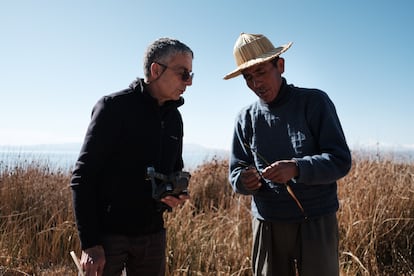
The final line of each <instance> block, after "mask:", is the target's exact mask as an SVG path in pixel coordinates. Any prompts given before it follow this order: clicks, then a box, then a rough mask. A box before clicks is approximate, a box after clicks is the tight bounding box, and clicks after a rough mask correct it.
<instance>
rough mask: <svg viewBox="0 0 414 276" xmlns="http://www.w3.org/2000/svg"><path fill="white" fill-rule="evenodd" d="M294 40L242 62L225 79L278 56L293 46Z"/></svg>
mask: <svg viewBox="0 0 414 276" xmlns="http://www.w3.org/2000/svg"><path fill="white" fill-rule="evenodd" d="M292 43H293V42H289V43H288V44H285V45H282V46H280V47H278V48H275V49H274V50H272V51H270V52H267V53H266V54H263V55H261V56H259V57H257V58H255V59H252V60H249V61H247V62H245V63H242V64H240V65H239V66H238V67H237V69H236V70H234V71H232V72H230V73H228V74H227V75H225V76H224V78H223V79H225V80H228V79H231V78H234V77H237V76H239V75H240V74H241V72H242V71H243V70H245V69H247V68H249V67H252V66H254V65H257V64H260V63H263V62H267V61H269V60H272V59H274V58H276V57H278V56H279V55H280V54H282V53H284V52H286V51H287V50H288V49H289V48H290V46H292Z"/></svg>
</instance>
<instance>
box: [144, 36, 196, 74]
mask: <svg viewBox="0 0 414 276" xmlns="http://www.w3.org/2000/svg"><path fill="white" fill-rule="evenodd" d="M180 53H182V54H186V53H188V54H191V57H192V58H194V53H193V51H192V50H191V49H190V47H188V46H187V45H185V44H184V43H182V42H180V41H179V40H177V39H172V38H168V37H163V38H159V39H157V40H155V41H154V42H153V43H151V44H150V45H149V46H148V48H147V50H146V51H145V54H144V76H145V77H146V78H147V79H148V78H149V76H150V68H151V64H152V63H153V62H160V63H166V62H167V61H168V59H169V58H170V57H171V56H174V55H176V54H180Z"/></svg>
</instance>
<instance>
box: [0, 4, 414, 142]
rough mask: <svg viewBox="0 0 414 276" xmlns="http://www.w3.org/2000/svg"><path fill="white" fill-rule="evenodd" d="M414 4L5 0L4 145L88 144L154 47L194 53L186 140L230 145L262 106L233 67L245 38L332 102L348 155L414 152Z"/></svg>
mask: <svg viewBox="0 0 414 276" xmlns="http://www.w3.org/2000/svg"><path fill="white" fill-rule="evenodd" d="M413 10H414V1H410V0H406V1H398V0H397V1H384V0H376V1H360V0H358V1H354V0H352V1H305V0H303V1H299V0H296V1H275V0H272V1H260V0H256V1H244V0H242V1H241V0H228V1H225V0H222V1H212V0H210V1H184V2H182V1H154V0H148V1H115V0H113V1H109V0H100V1H92V0H91V1H78V0H71V1H63V0H62V1H56V0H50V1H45V0H36V1H34V0H33V1H22V0H13V1H12V0H10V1H6V0H1V1H0V37H1V43H0V76H1V81H0V96H1V100H0V145H27V144H48V143H68V142H81V141H82V140H83V137H84V134H85V131H86V128H87V125H88V123H89V119H90V112H91V109H92V106H93V105H94V104H95V102H96V101H97V100H98V99H99V98H100V97H101V96H103V95H105V94H109V93H111V92H115V91H118V90H121V89H123V88H126V87H127V86H128V85H129V83H130V82H131V81H132V80H133V79H135V78H136V77H138V76H141V77H142V75H143V74H142V57H143V53H144V51H145V48H146V47H147V45H148V44H149V43H150V42H152V41H153V40H155V39H157V38H159V37H165V36H168V37H174V38H178V39H179V40H181V41H183V42H184V43H186V44H187V45H189V46H190V47H191V48H192V49H193V51H194V53H195V59H194V62H193V71H194V72H195V78H194V81H193V85H192V86H191V87H189V88H188V89H187V91H186V92H185V94H184V98H185V101H186V103H185V105H184V106H183V107H182V108H181V109H180V110H181V112H182V114H183V119H184V124H185V137H184V142H185V143H191V144H199V145H203V146H206V147H211V148H221V149H229V147H230V145H231V139H232V133H233V123H234V118H235V116H236V114H237V112H238V111H239V110H240V109H241V108H242V107H244V106H246V105H248V104H249V103H251V102H252V101H255V100H256V96H255V95H254V94H253V92H251V91H250V90H248V88H247V87H246V85H245V83H244V81H243V79H242V78H241V77H238V78H235V79H231V80H227V81H224V80H223V79H222V78H223V76H224V75H225V74H226V73H228V72H230V71H232V70H233V69H234V68H235V62H234V59H233V55H232V51H233V45H234V43H235V41H236V39H237V37H238V36H239V34H240V33H241V32H247V33H262V34H264V35H266V36H267V37H268V38H269V39H270V40H271V41H272V42H273V44H274V45H275V46H279V45H281V44H285V43H287V42H289V41H293V45H292V47H291V48H290V49H289V50H288V51H287V52H286V53H284V54H283V57H284V58H285V59H286V68H285V69H286V72H285V74H284V76H285V77H286V78H287V81H288V83H293V84H295V85H297V86H303V87H312V88H320V89H322V90H324V91H325V92H327V93H328V94H329V96H330V97H331V99H332V100H333V101H334V103H335V105H336V108H337V112H338V114H339V116H340V119H341V122H342V125H343V128H344V131H345V135H346V137H347V140H348V143H349V145H350V146H351V147H352V148H358V147H365V146H369V145H378V146H379V147H392V148H399V147H411V148H414V127H413V123H412V118H414V105H413V103H414V84H413V83H414V52H413V49H414V35H413V33H412V32H413V31H412V28H413V27H414V17H413V16H412V12H413Z"/></svg>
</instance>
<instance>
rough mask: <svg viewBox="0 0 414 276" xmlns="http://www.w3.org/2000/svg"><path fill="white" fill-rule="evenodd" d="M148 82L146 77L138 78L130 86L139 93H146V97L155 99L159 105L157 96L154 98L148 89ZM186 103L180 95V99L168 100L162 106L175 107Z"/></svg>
mask: <svg viewBox="0 0 414 276" xmlns="http://www.w3.org/2000/svg"><path fill="white" fill-rule="evenodd" d="M146 86H147V85H146V84H145V81H144V79H142V78H136V79H135V80H134V81H133V82H132V83H131V84H130V85H129V87H130V88H131V89H132V90H134V91H135V92H137V93H141V94H142V95H144V96H145V97H146V98H149V99H150V100H151V101H154V102H155V103H156V104H157V105H158V102H157V100H156V99H155V98H153V97H152V96H151V95H150V93H149V92H148V90H147V89H146ZM183 104H184V98H183V97H180V98H179V99H178V100H176V101H166V102H165V103H164V105H163V106H162V108H169V107H175V108H178V107H180V106H182V105H183Z"/></svg>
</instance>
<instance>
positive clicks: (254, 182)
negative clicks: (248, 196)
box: [240, 166, 262, 191]
mask: <svg viewBox="0 0 414 276" xmlns="http://www.w3.org/2000/svg"><path fill="white" fill-rule="evenodd" d="M260 179H261V177H260V175H259V172H258V171H257V170H256V168H254V167H252V166H249V167H246V168H245V169H243V170H242V172H241V174H240V181H241V183H242V184H243V186H244V187H245V188H246V189H247V190H249V191H254V190H257V189H259V188H260V187H261V186H262V183H261V182H260Z"/></svg>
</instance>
